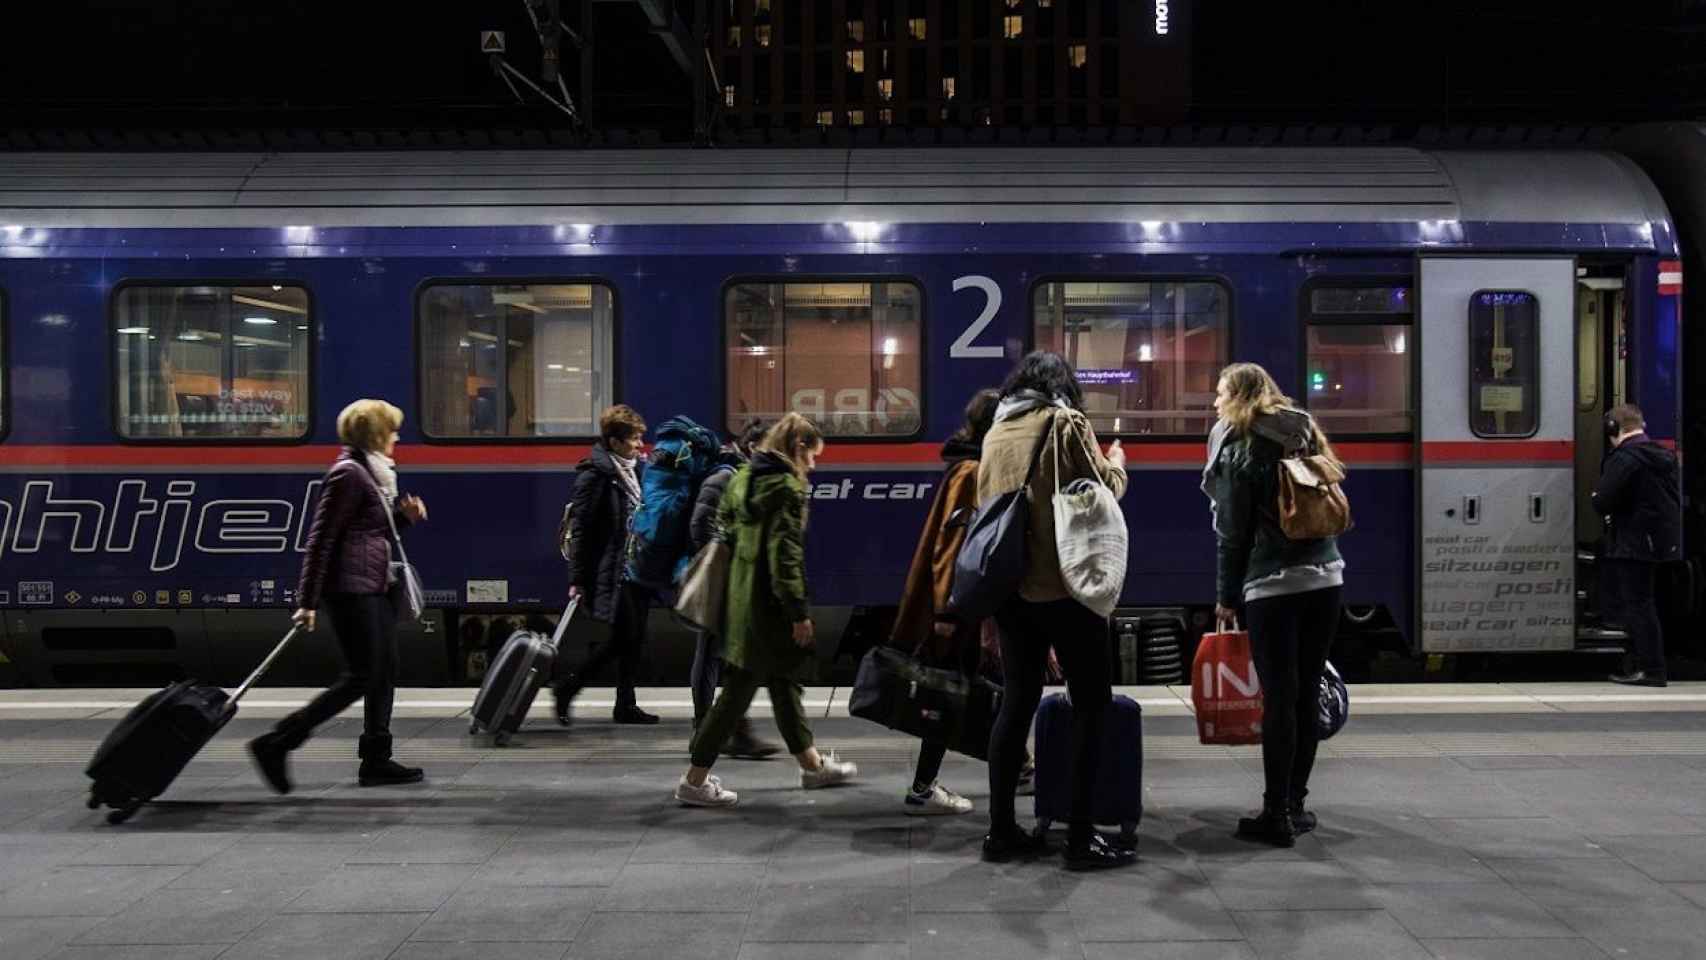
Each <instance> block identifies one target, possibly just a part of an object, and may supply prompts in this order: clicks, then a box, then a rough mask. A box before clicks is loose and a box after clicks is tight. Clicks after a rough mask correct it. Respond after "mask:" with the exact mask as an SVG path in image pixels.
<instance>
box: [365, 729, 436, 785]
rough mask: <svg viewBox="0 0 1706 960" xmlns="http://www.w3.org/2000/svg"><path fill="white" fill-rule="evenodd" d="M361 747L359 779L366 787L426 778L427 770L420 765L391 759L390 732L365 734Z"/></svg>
mask: <svg viewBox="0 0 1706 960" xmlns="http://www.w3.org/2000/svg"><path fill="white" fill-rule="evenodd" d="M359 749H360V753H361V772H360V774H359V779H360V781H361V785H362V786H364V787H392V786H397V785H400V784H405V783H420V782H421V781H422V780H424V779H426V771H425V770H422V769H421V768H420V767H405V766H403V765H402V764H400V763H398V762H397V761H395V760H393V759H391V735H390V734H363V735H362V737H361V741H360V748H359Z"/></svg>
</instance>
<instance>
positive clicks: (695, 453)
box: [627, 417, 721, 589]
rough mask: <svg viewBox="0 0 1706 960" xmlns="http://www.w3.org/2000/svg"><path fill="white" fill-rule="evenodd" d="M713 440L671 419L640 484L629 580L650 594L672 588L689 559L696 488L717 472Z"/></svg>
mask: <svg viewBox="0 0 1706 960" xmlns="http://www.w3.org/2000/svg"><path fill="white" fill-rule="evenodd" d="M720 447H721V445H720V444H719V443H718V442H717V435H716V434H714V433H712V432H711V431H709V430H707V429H705V428H704V427H701V426H700V425H698V424H697V423H694V422H693V421H692V420H689V419H688V418H686V417H671V418H670V419H668V420H665V421H664V422H663V424H662V425H661V426H659V427H658V431H657V443H656V444H655V445H654V446H653V447H652V454H651V456H650V457H649V458H648V459H647V461H646V469H645V472H644V474H642V476H641V480H640V506H639V507H638V508H637V509H636V510H635V511H634V516H633V519H632V520H631V521H630V522H629V528H628V529H629V532H630V533H631V534H632V536H630V537H629V538H628V569H627V573H628V579H630V580H632V581H634V582H635V583H638V584H640V585H642V586H647V587H651V588H653V589H665V588H668V587H670V586H671V585H673V584H674V582H675V578H676V575H677V574H678V573H679V572H680V570H681V568H684V567H685V566H686V565H687V563H688V562H689V561H690V560H691V559H692V558H691V557H689V556H688V555H687V554H688V526H689V524H690V523H691V522H692V519H693V500H694V498H695V497H696V496H698V494H699V485H700V484H701V483H703V482H704V481H705V478H706V477H708V476H710V475H711V472H712V471H713V470H715V469H716V468H717V464H718V451H719V449H720Z"/></svg>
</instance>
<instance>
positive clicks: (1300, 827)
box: [1288, 800, 1316, 836]
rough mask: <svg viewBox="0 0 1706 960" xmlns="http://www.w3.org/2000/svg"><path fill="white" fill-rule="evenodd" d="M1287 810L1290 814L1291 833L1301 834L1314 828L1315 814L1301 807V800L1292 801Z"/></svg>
mask: <svg viewBox="0 0 1706 960" xmlns="http://www.w3.org/2000/svg"><path fill="white" fill-rule="evenodd" d="M1288 812H1289V813H1290V814H1291V830H1292V832H1293V833H1295V834H1297V835H1298V836H1302V835H1304V834H1306V833H1308V832H1309V831H1311V830H1313V829H1315V824H1316V819H1315V814H1313V813H1311V812H1309V811H1308V810H1305V809H1303V801H1302V800H1298V801H1295V802H1293V803H1292V805H1291V809H1290V810H1289V811H1288Z"/></svg>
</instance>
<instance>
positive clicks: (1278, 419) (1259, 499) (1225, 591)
mask: <svg viewBox="0 0 1706 960" xmlns="http://www.w3.org/2000/svg"><path fill="white" fill-rule="evenodd" d="M1258 426H1259V427H1260V428H1261V429H1260V430H1258V431H1252V432H1250V433H1248V434H1236V435H1235V434H1233V432H1232V428H1231V425H1230V424H1228V423H1227V422H1226V421H1225V420H1221V421H1220V422H1218V423H1216V424H1215V425H1214V430H1213V431H1212V432H1211V433H1210V434H1209V438H1208V450H1209V454H1208V466H1207V467H1206V468H1205V469H1204V470H1203V479H1202V491H1203V493H1205V494H1208V499H1209V504H1210V508H1211V509H1212V511H1213V514H1214V533H1215V536H1216V537H1217V538H1218V539H1219V541H1220V547H1219V556H1218V560H1217V562H1216V564H1215V601H1216V602H1217V603H1220V604H1221V605H1223V606H1227V607H1237V606H1239V605H1240V604H1242V603H1243V602H1244V585H1245V584H1247V583H1250V582H1251V581H1254V580H1260V579H1262V578H1263V577H1267V576H1271V575H1272V574H1275V573H1278V572H1280V571H1281V570H1284V569H1286V568H1288V567H1305V566H1314V565H1318V564H1326V563H1332V562H1333V561H1335V560H1338V559H1339V543H1338V539H1337V538H1335V537H1324V538H1322V539H1320V540H1292V539H1290V538H1288V537H1287V536H1286V535H1285V533H1284V531H1282V530H1280V525H1279V513H1278V508H1277V505H1278V502H1279V461H1280V459H1281V457H1282V456H1283V455H1284V452H1285V449H1284V447H1282V446H1281V443H1280V442H1279V441H1277V440H1274V439H1270V437H1269V436H1265V435H1264V434H1269V435H1277V436H1281V437H1284V438H1286V439H1285V444H1286V445H1287V446H1290V447H1292V448H1293V449H1298V448H1301V447H1308V446H1311V445H1312V442H1313V441H1312V438H1313V431H1311V429H1310V424H1309V415H1308V414H1306V413H1302V412H1299V411H1296V410H1282V411H1280V412H1278V413H1275V414H1271V415H1263V416H1262V417H1261V418H1260V420H1259V421H1258Z"/></svg>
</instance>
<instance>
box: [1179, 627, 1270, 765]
mask: <svg viewBox="0 0 1706 960" xmlns="http://www.w3.org/2000/svg"><path fill="white" fill-rule="evenodd" d="M1191 703H1192V704H1193V705H1194V706H1195V707H1196V710H1197V739H1199V740H1201V741H1202V742H1203V743H1222V744H1240V743H1261V742H1262V683H1261V681H1260V680H1258V679H1257V678H1256V662H1255V661H1254V660H1252V659H1251V658H1250V634H1249V633H1248V632H1247V631H1244V630H1240V629H1238V627H1237V625H1236V624H1234V625H1233V627H1232V629H1231V630H1221V631H1218V632H1215V633H1205V634H1203V638H1202V643H1200V644H1198V645H1197V655H1196V659H1195V660H1194V661H1192V663H1191Z"/></svg>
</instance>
